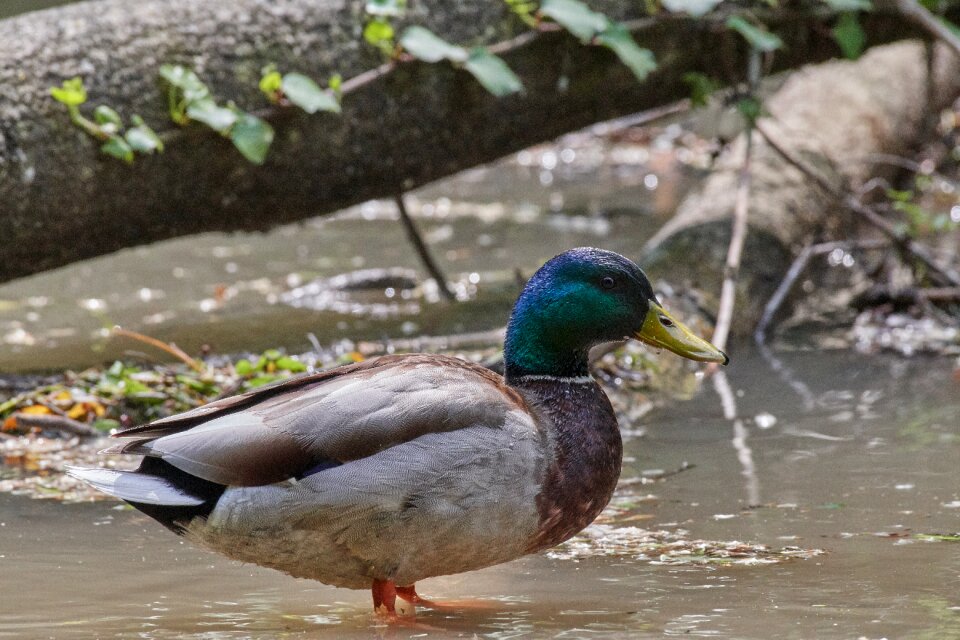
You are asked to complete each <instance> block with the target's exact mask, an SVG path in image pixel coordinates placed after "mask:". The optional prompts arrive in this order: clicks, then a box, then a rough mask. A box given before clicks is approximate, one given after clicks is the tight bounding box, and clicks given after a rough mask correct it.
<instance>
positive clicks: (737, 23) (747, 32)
mask: <svg viewBox="0 0 960 640" xmlns="http://www.w3.org/2000/svg"><path fill="white" fill-rule="evenodd" d="M727 28H728V29H733V30H734V31H736V32H737V33H739V34H740V35H741V36H743V38H744V40H746V41H747V42H748V43H749V44H750V46H751V47H753V48H754V49H757V50H758V51H764V52H767V51H776V50H777V49H780V48H781V47H783V40H781V39H780V38H779V37H778V36H776V35H775V34H773V33H770V32H769V31H767V30H766V29H765V28H760V27H758V26H756V25H754V24H751V23H749V22H747V21H746V20H745V19H743V18H742V17H740V16H730V17H729V18H728V19H727Z"/></svg>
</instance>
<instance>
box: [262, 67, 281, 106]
mask: <svg viewBox="0 0 960 640" xmlns="http://www.w3.org/2000/svg"><path fill="white" fill-rule="evenodd" d="M282 84H283V76H281V75H280V72H279V71H277V68H276V67H275V66H274V65H272V64H270V65H267V66H266V67H264V68H263V75H262V77H261V78H260V91H262V92H263V93H264V94H265V95H266V96H267V97H268V98H270V99H271V100H276V98H277V94H278V93H279V92H280V86H281V85H282Z"/></svg>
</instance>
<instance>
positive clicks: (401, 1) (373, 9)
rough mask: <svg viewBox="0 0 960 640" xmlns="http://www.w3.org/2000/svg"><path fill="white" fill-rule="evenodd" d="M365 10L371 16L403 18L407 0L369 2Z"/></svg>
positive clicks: (369, 0)
mask: <svg viewBox="0 0 960 640" xmlns="http://www.w3.org/2000/svg"><path fill="white" fill-rule="evenodd" d="M365 10H366V12H367V15H371V16H402V15H403V14H404V13H405V12H406V10H407V0H367V4H366V7H365Z"/></svg>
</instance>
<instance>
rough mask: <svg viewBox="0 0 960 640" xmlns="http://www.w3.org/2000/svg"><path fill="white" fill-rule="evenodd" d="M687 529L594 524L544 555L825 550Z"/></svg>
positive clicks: (648, 556) (669, 560) (728, 557)
mask: <svg viewBox="0 0 960 640" xmlns="http://www.w3.org/2000/svg"><path fill="white" fill-rule="evenodd" d="M689 535H690V532H689V531H686V530H684V529H676V530H674V531H667V530H662V529H661V530H656V531H648V530H645V529H639V528H637V527H618V526H611V525H605V524H594V525H591V526H589V527H587V528H586V529H584V530H583V531H581V532H580V533H579V534H578V535H577V536H575V537H574V538H573V539H571V540H569V541H567V542H565V543H563V544H562V545H560V546H559V547H557V548H556V549H554V550H553V551H550V552H548V553H547V556H548V557H550V558H554V559H557V560H579V559H582V558H592V557H595V556H627V557H632V558H633V559H635V560H642V561H647V562H649V563H650V564H655V565H689V564H700V565H739V566H751V565H768V564H779V563H782V562H787V561H789V560H798V559H800V560H804V559H808V558H813V557H815V556H820V555H823V554H825V553H826V551H824V550H823V549H802V548H800V547H795V546H785V547H781V548H779V549H774V548H772V547H770V546H768V545H765V544H754V543H748V542H740V541H738V540H734V541H729V542H722V541H715V540H691V539H689V537H688V536H689Z"/></svg>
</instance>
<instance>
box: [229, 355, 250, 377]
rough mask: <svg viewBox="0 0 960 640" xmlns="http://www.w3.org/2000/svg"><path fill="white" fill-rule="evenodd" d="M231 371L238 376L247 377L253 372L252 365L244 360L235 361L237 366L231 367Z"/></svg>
mask: <svg viewBox="0 0 960 640" xmlns="http://www.w3.org/2000/svg"><path fill="white" fill-rule="evenodd" d="M233 370H234V371H236V372H237V375H238V376H248V375H250V374H251V373H253V371H254V369H253V363H252V362H250V361H249V360H247V359H246V358H243V359H242V360H237V364H235V365H233Z"/></svg>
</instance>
